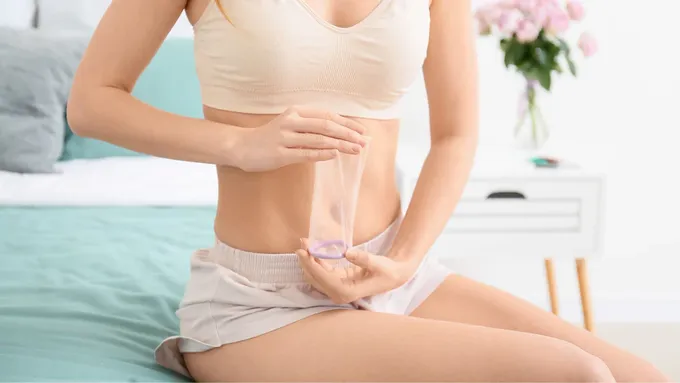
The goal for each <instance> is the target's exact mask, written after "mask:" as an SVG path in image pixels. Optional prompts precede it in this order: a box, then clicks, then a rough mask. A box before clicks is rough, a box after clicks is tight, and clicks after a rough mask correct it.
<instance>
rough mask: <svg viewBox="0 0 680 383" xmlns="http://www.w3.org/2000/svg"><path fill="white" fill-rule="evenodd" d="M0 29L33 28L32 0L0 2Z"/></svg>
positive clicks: (33, 5) (33, 6) (33, 8)
mask: <svg viewBox="0 0 680 383" xmlns="http://www.w3.org/2000/svg"><path fill="white" fill-rule="evenodd" d="M0 9H2V12H0V27H9V28H17V29H27V28H32V27H33V16H34V15H35V2H34V0H0Z"/></svg>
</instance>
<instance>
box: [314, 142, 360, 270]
mask: <svg viewBox="0 0 680 383" xmlns="http://www.w3.org/2000/svg"><path fill="white" fill-rule="evenodd" d="M367 138H368V137H367ZM367 141H368V142H367V144H366V146H364V148H363V149H362V150H361V152H360V153H359V154H354V155H353V154H345V153H340V154H339V155H338V156H337V157H335V158H334V159H332V160H329V161H321V162H317V163H316V164H315V169H314V194H313V197H312V211H311V216H310V225H309V237H308V239H309V248H308V251H309V253H310V254H311V255H312V256H314V257H317V258H322V259H341V258H344V256H345V253H346V252H347V250H349V249H350V248H352V246H353V242H352V241H353V234H354V219H355V216H356V208H357V199H358V196H359V187H360V186H361V177H362V176H363V173H364V168H365V166H366V159H367V158H368V151H369V147H370V139H368V140H367Z"/></svg>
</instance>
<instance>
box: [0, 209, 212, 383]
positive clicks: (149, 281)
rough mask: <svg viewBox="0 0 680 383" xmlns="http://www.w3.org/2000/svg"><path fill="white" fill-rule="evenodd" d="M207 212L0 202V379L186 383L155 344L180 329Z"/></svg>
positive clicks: (208, 241) (207, 236)
mask: <svg viewBox="0 0 680 383" xmlns="http://www.w3.org/2000/svg"><path fill="white" fill-rule="evenodd" d="M213 218H214V208H213V207H205V208H194V207H168V208H160V207H97V208H92V207H82V208H81V207H63V208H61V207H0V381H5V382H10V381H13V382H17V381H33V382H37V381H40V382H44V381H69V382H75V381H88V382H104V381H106V382H142V381H183V378H182V377H180V376H178V375H175V374H173V373H170V372H168V371H166V370H164V369H163V368H161V367H159V366H157V365H156V364H155V362H154V359H153V350H154V348H155V347H156V346H157V344H158V343H159V342H160V341H161V340H162V339H163V338H165V337H166V336H169V335H174V334H176V333H177V331H178V322H177V319H176V317H175V310H176V308H177V305H178V303H179V300H180V299H181V297H182V293H183V289H184V284H185V283H186V280H187V278H188V275H189V257H190V255H191V252H192V251H193V250H195V249H197V248H199V247H207V246H211V245H212V242H213V240H214V237H213V230H212V223H213Z"/></svg>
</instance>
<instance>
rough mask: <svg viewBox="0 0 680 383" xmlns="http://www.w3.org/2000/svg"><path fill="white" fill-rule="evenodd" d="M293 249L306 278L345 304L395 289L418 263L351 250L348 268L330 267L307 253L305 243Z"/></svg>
mask: <svg viewBox="0 0 680 383" xmlns="http://www.w3.org/2000/svg"><path fill="white" fill-rule="evenodd" d="M302 245H303V249H300V250H298V251H296V254H297V256H298V258H299V259H300V264H301V265H302V270H303V272H304V275H305V279H306V280H307V282H308V283H310V284H311V285H312V286H313V287H314V288H316V289H317V290H319V291H320V292H322V293H324V294H325V295H326V296H328V297H329V298H330V299H331V300H332V301H333V302H334V303H337V304H347V303H351V302H354V301H357V300H359V299H362V298H366V297H371V296H374V295H377V294H380V293H384V292H387V291H391V290H394V289H396V288H398V287H400V286H401V285H403V284H405V283H406V282H408V280H409V279H411V276H413V274H414V273H415V271H416V270H417V268H418V265H417V264H414V263H412V262H408V261H398V260H394V259H391V258H389V257H386V256H381V255H374V254H371V253H368V252H366V251H361V250H356V249H352V250H349V251H348V252H347V254H345V258H346V259H347V260H348V261H349V262H351V263H352V265H351V266H350V267H349V268H333V267H332V266H331V265H330V263H329V262H328V261H326V260H323V259H319V258H316V257H314V256H312V255H310V254H309V252H308V251H307V250H306V249H307V247H308V246H307V242H306V241H305V240H303V243H302Z"/></svg>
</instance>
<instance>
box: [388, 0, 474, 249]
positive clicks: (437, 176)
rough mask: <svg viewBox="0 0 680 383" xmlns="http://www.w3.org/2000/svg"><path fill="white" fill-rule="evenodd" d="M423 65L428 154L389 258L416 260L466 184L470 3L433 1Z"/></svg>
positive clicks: (470, 154)
mask: <svg viewBox="0 0 680 383" xmlns="http://www.w3.org/2000/svg"><path fill="white" fill-rule="evenodd" d="M430 14H431V20H432V21H431V26H430V45H429V48H428V55H427V59H426V61H425V65H424V67H423V72H424V76H425V85H426V87H427V96H428V101H429V106H430V126H431V127H430V129H431V132H430V135H431V147H430V152H429V155H428V157H427V159H426V160H425V163H424V164H423V168H422V171H421V173H420V177H419V179H418V183H417V185H416V188H415V191H414V193H413V196H412V198H411V203H410V205H409V207H408V210H407V212H406V215H405V217H404V220H403V223H402V225H401V228H400V229H399V233H398V234H397V237H396V238H395V241H394V243H393V245H392V249H391V251H390V254H389V255H390V257H392V258H394V259H403V260H408V261H414V262H418V261H420V260H421V259H422V258H423V257H424V256H425V254H426V253H427V252H428V250H429V249H430V247H431V246H432V245H433V244H434V241H435V240H436V239H437V237H438V236H439V235H440V233H441V232H442V230H443V229H444V226H445V225H446V222H447V221H448V220H449V218H450V217H451V214H452V213H453V210H454V208H455V206H456V204H457V203H458V200H459V198H460V196H461V194H462V192H463V189H464V187H465V184H466V183H467V179H468V175H469V173H470V169H471V167H472V162H473V158H474V154H475V149H476V147H477V137H478V100H477V52H476V49H475V34H474V29H473V23H472V10H471V6H470V0H455V1H452V0H433V1H432V5H431V7H430Z"/></svg>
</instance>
